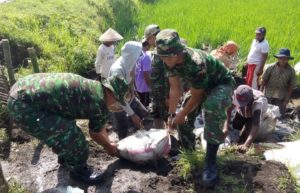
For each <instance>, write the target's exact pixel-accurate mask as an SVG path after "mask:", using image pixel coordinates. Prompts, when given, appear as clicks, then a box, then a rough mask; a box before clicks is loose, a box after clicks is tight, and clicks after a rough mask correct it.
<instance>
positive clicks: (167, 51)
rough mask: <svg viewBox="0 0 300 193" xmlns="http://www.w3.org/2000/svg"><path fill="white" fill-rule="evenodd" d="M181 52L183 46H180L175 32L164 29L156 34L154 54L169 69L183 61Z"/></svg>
mask: <svg viewBox="0 0 300 193" xmlns="http://www.w3.org/2000/svg"><path fill="white" fill-rule="evenodd" d="M183 51H184V45H182V43H181V41H180V38H179V35H178V33H177V31H175V30H173V29H165V30H162V31H161V32H159V33H158V34H157V36H156V51H155V52H154V54H157V55H159V56H160V58H161V60H162V61H163V62H164V63H165V64H166V65H167V66H168V67H169V68H174V67H175V66H176V64H180V63H182V62H183V61H184V56H183Z"/></svg>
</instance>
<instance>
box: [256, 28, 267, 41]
mask: <svg viewBox="0 0 300 193" xmlns="http://www.w3.org/2000/svg"><path fill="white" fill-rule="evenodd" d="M266 33H267V30H266V28H265V27H258V28H257V29H256V30H255V39H256V41H258V42H261V41H263V40H264V39H265V36H266Z"/></svg>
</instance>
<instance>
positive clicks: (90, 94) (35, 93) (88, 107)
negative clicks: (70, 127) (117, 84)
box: [10, 73, 108, 132]
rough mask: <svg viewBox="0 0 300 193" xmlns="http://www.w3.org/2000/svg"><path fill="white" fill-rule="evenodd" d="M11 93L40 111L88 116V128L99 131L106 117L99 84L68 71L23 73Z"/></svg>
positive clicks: (65, 115) (106, 112)
mask: <svg viewBox="0 0 300 193" xmlns="http://www.w3.org/2000/svg"><path fill="white" fill-rule="evenodd" d="M10 96H11V97H12V98H14V99H16V100H22V102H24V103H27V104H30V106H31V107H32V108H37V109H39V110H42V111H43V110H44V111H47V112H50V113H53V114H59V115H61V116H63V117H67V118H70V119H89V128H90V130H91V131H94V132H99V131H100V130H101V129H102V128H103V125H104V124H105V123H106V121H107V119H108V110H107V107H106V104H105V101H104V94H103V90H102V86H101V84H100V83H99V82H98V81H93V80H89V79H86V78H83V77H81V76H78V75H75V74H71V73H39V74H32V75H29V76H26V77H25V78H23V79H20V80H19V81H18V82H17V83H15V85H14V86H13V87H12V89H11V91H10Z"/></svg>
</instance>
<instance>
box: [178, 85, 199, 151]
mask: <svg viewBox="0 0 300 193" xmlns="http://www.w3.org/2000/svg"><path fill="white" fill-rule="evenodd" d="M190 98H191V92H190V91H188V92H187V93H185V94H184V96H183V101H182V104H181V107H184V106H185V105H186V103H187V102H188V100H189V99H190ZM200 112H201V106H198V107H196V108H195V109H194V110H193V111H192V112H191V113H189V114H188V115H187V120H186V122H185V123H184V124H182V125H178V134H179V141H180V143H181V145H182V147H183V148H185V149H190V150H193V149H195V134H194V133H193V130H194V122H195V119H196V117H197V115H198V114H199V113H200Z"/></svg>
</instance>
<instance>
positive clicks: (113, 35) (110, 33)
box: [99, 28, 123, 42]
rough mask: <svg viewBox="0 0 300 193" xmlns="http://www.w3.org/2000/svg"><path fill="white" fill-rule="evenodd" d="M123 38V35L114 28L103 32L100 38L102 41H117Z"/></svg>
mask: <svg viewBox="0 0 300 193" xmlns="http://www.w3.org/2000/svg"><path fill="white" fill-rule="evenodd" d="M122 39H123V36H121V35H120V34H119V33H118V32H116V31H115V30H113V29H112V28H109V29H108V30H106V32H104V34H102V35H101V36H100V38H99V40H100V41H101V42H115V41H119V40H122Z"/></svg>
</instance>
